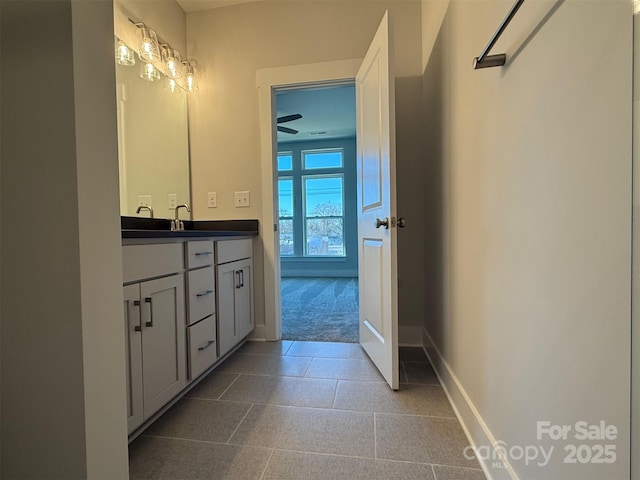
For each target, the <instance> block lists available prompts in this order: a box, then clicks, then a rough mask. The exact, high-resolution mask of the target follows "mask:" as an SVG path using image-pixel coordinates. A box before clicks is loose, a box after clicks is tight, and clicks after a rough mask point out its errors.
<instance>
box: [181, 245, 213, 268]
mask: <svg viewBox="0 0 640 480" xmlns="http://www.w3.org/2000/svg"><path fill="white" fill-rule="evenodd" d="M186 251H187V255H186V257H187V268H198V267H204V266H205V265H213V241H211V240H199V241H197V242H187V249H186Z"/></svg>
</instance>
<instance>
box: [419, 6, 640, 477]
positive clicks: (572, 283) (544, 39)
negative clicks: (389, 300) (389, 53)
mask: <svg viewBox="0 0 640 480" xmlns="http://www.w3.org/2000/svg"><path fill="white" fill-rule="evenodd" d="M510 5H511V2H503V1H485V2H468V1H451V2H432V1H429V0H425V1H424V2H423V69H424V70H423V87H424V112H423V115H424V137H425V145H424V156H423V159H424V164H425V171H424V174H423V175H424V179H425V190H426V191H427V195H428V196H427V200H426V202H425V223H426V224H427V225H428V226H429V234H428V235H427V244H426V254H425V260H426V261H425V265H424V269H425V272H426V273H427V276H428V278H427V281H426V285H427V288H426V290H425V292H426V304H427V305H428V309H427V316H426V320H425V325H424V326H425V332H426V341H427V342H432V345H431V346H430V350H429V351H430V354H431V355H432V356H433V358H434V359H436V360H437V362H438V364H439V371H440V374H441V376H442V378H443V379H444V380H445V385H446V386H447V388H448V390H449V393H450V394H451V396H452V398H453V400H454V403H455V404H456V407H457V409H458V411H459V412H460V414H461V417H462V418H463V420H464V422H465V425H466V427H467V429H468V431H469V432H470V435H471V437H472V439H473V440H474V441H475V442H477V443H478V444H481V445H487V444H490V443H491V442H494V441H503V442H506V444H507V445H508V446H514V445H519V446H527V445H532V446H544V447H545V448H548V447H551V446H554V445H555V448H556V451H555V453H554V455H553V457H552V459H551V462H550V463H549V465H548V466H546V467H538V466H536V465H531V464H530V465H528V466H527V465H525V464H524V462H523V461H522V460H520V461H518V460H514V459H513V458H512V459H511V460H512V462H511V470H507V469H494V470H493V471H492V474H493V475H494V478H508V475H509V474H511V475H512V476H517V477H519V478H522V479H526V478H576V479H577V478H580V479H602V478H610V479H622V478H629V423H630V419H629V408H630V403H629V394H630V385H629V375H630V371H629V365H630V347H629V344H630V304H631V296H630V287H631V285H630V281H631V271H630V268H631V257H630V254H631V229H630V227H631V217H630V215H631V210H630V208H631V144H632V142H631V139H632V132H631V105H632V97H631V78H632V76H631V67H632V11H631V3H630V2H624V1H591V2H584V1H572V0H567V1H565V2H556V1H539V2H525V4H524V6H523V7H522V8H521V10H520V12H518V15H517V16H516V18H515V19H514V21H513V22H512V24H511V25H510V26H509V28H508V29H507V31H506V32H505V35H504V36H503V37H502V39H501V40H500V42H499V43H498V44H497V46H496V49H495V51H496V52H505V51H506V53H507V56H508V64H507V65H506V66H505V67H504V68H493V69H485V70H479V71H474V70H473V69H472V67H471V65H472V60H473V58H474V57H475V56H477V55H478V54H479V53H480V51H481V50H482V48H483V47H484V45H485V44H486V42H487V41H488V39H489V37H490V36H491V34H493V32H494V31H495V29H496V28H497V26H498V24H499V22H500V21H501V20H502V18H503V17H504V15H505V14H506V11H507V9H508V8H509V7H510ZM544 420H548V421H550V422H552V423H557V424H568V425H574V424H575V423H576V422H577V421H580V420H584V421H587V422H589V423H598V422H599V421H601V420H604V421H605V422H606V423H607V424H610V425H614V426H615V427H616V428H617V429H618V436H617V439H616V440H615V441H610V442H606V443H611V444H614V445H615V446H616V454H617V459H616V461H615V463H612V464H586V465H581V464H568V463H564V462H563V459H564V457H565V455H566V452H565V451H564V450H563V448H564V446H565V445H567V444H571V443H573V444H580V443H583V442H580V441H577V440H576V439H575V438H574V437H573V436H570V437H569V439H568V441H559V442H555V443H554V442H552V441H549V439H548V438H546V437H545V438H542V439H538V438H537V435H536V423H537V422H538V421H544ZM571 435H573V434H571ZM572 440H573V441H572ZM587 443H588V444H590V445H591V444H594V443H602V442H587ZM490 466H491V462H489V467H490Z"/></svg>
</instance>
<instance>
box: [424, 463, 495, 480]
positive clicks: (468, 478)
mask: <svg viewBox="0 0 640 480" xmlns="http://www.w3.org/2000/svg"><path fill="white" fill-rule="evenodd" d="M433 469H434V471H435V473H436V480H485V479H486V478H487V477H485V476H484V473H482V470H476V469H470V468H456V467H443V466H440V465H434V466H433Z"/></svg>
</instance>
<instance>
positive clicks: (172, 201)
mask: <svg viewBox="0 0 640 480" xmlns="http://www.w3.org/2000/svg"><path fill="white" fill-rule="evenodd" d="M177 205H178V195H177V194H176V193H170V194H169V210H175V208H176V206H177Z"/></svg>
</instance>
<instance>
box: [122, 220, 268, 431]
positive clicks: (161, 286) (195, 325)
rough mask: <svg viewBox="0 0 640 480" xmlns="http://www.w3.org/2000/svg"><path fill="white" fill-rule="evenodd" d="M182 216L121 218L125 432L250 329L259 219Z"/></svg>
mask: <svg viewBox="0 0 640 480" xmlns="http://www.w3.org/2000/svg"><path fill="white" fill-rule="evenodd" d="M184 223H185V229H184V230H182V231H171V229H170V222H169V221H168V220H165V219H143V218H137V217H122V267H123V283H124V285H123V287H124V304H123V307H124V323H125V325H124V326H125V329H126V367H127V418H128V431H129V435H130V439H133V438H135V437H136V436H137V435H138V434H139V433H140V432H141V431H142V430H144V428H146V426H148V425H149V424H150V423H151V422H153V421H154V420H155V419H156V418H157V417H158V416H159V415H161V414H162V413H163V412H164V411H165V410H166V409H167V408H168V407H169V406H171V405H172V404H173V403H174V402H175V401H176V400H177V399H179V398H180V397H181V396H182V395H183V394H184V393H185V392H186V391H188V389H189V388H190V387H192V386H193V385H195V383H197V382H198V381H199V380H200V379H201V378H203V377H204V376H205V375H206V374H207V373H208V372H209V371H211V370H212V369H214V368H215V367H216V366H217V365H218V364H219V363H220V362H221V361H222V360H223V359H224V358H225V355H227V354H228V353H230V352H232V351H233V350H234V349H235V348H236V347H237V346H238V345H239V344H240V343H241V342H242V341H243V340H244V339H245V338H246V337H247V335H248V334H249V333H251V331H252V330H253V329H254V317H253V312H254V309H253V253H252V252H253V237H254V236H256V235H257V234H258V221H257V220H233V221H201V222H198V221H185V222H184Z"/></svg>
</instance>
